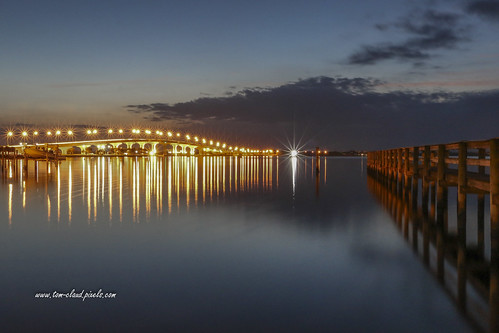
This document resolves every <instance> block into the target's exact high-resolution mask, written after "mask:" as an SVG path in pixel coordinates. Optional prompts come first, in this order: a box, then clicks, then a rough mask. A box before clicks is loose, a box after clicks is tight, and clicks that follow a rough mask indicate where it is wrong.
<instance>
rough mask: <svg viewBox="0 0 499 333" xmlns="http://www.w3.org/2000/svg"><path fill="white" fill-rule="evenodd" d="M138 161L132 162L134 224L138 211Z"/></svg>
mask: <svg viewBox="0 0 499 333" xmlns="http://www.w3.org/2000/svg"><path fill="white" fill-rule="evenodd" d="M136 162H137V161H136V159H134V160H133V162H132V218H133V222H136V211H137V192H136V191H137V189H136V187H137V169H136V167H135V164H136Z"/></svg>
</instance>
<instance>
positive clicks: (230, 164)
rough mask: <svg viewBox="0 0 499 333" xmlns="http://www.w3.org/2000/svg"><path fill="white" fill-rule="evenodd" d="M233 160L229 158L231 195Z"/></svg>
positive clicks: (230, 188)
mask: <svg viewBox="0 0 499 333" xmlns="http://www.w3.org/2000/svg"><path fill="white" fill-rule="evenodd" d="M232 159H233V157H232V156H230V157H229V193H232V168H233V166H232Z"/></svg>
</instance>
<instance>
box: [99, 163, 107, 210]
mask: <svg viewBox="0 0 499 333" xmlns="http://www.w3.org/2000/svg"><path fill="white" fill-rule="evenodd" d="M100 159H101V160H102V163H101V167H102V170H101V171H102V190H101V196H100V197H101V203H102V205H104V192H105V189H106V163H105V162H106V157H104V156H103V157H101V158H100Z"/></svg>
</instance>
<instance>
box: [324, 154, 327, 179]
mask: <svg viewBox="0 0 499 333" xmlns="http://www.w3.org/2000/svg"><path fill="white" fill-rule="evenodd" d="M324 184H327V157H325V156H324Z"/></svg>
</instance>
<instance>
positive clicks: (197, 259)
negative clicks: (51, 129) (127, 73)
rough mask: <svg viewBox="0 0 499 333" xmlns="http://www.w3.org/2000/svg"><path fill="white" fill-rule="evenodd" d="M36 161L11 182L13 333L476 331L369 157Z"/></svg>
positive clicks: (7, 269) (5, 186) (2, 236)
mask: <svg viewBox="0 0 499 333" xmlns="http://www.w3.org/2000/svg"><path fill="white" fill-rule="evenodd" d="M30 163H31V164H30V165H29V169H28V174H27V175H25V174H24V175H23V174H20V175H18V176H17V177H16V176H15V174H14V175H13V174H12V173H11V174H9V172H7V173H6V174H5V175H4V178H3V180H2V182H1V185H0V214H1V215H0V216H1V217H0V221H1V222H0V248H1V251H0V265H1V268H2V274H1V275H0V295H1V297H0V322H1V325H2V327H3V329H6V332H14V331H30V332H35V331H48V330H52V331H61V330H63V331H120V332H121V331H123V332H125V331H141V332H152V331H161V332H167V331H170V332H471V331H473V329H472V326H471V325H470V324H469V323H468V321H467V320H466V319H465V318H464V317H463V316H462V315H461V314H460V313H459V311H458V308H457V306H456V305H455V304H454V302H453V301H452V298H451V297H449V295H448V293H447V292H446V291H445V290H444V289H443V288H442V287H441V285H440V284H439V283H438V282H437V280H436V279H435V277H434V276H433V275H432V274H431V272H429V270H428V269H427V268H426V267H425V265H423V263H422V262H421V260H420V258H419V257H418V255H417V254H415V253H414V251H413V250H412V249H411V246H410V244H408V243H407V241H406V240H405V239H404V237H403V236H402V234H401V232H400V231H399V229H398V228H397V225H396V224H395V223H394V222H393V220H392V218H391V217H390V215H389V214H388V213H387V212H386V210H385V209H383V207H381V206H380V204H379V203H378V201H377V200H376V198H375V197H373V195H372V194H371V193H370V192H369V190H368V186H367V175H366V169H365V168H366V166H365V163H366V161H365V159H363V158H326V159H325V158H322V159H321V161H320V170H319V173H318V174H317V173H316V161H315V159H313V158H298V159H296V158H293V159H291V158H286V157H279V158H276V157H274V158H270V157H269V158H256V157H255V158H251V157H247V158H236V157H199V158H198V157H165V158H160V157H149V158H127V157H125V158H113V157H93V158H68V159H67V160H65V161H63V162H62V163H61V164H60V166H59V167H56V166H55V165H54V164H50V165H48V166H47V165H46V164H45V163H44V162H39V163H38V165H37V168H36V169H35V167H34V165H33V162H30ZM91 292H92V293H94V294H95V295H94V296H95V297H92V295H90V293H91ZM40 293H41V294H49V295H50V298H41V296H39V295H38V297H35V295H36V294H40ZM58 294H64V295H63V296H61V295H58ZM78 294H82V296H83V295H85V294H88V295H89V296H88V297H86V298H85V300H83V298H82V297H79V295H78ZM57 295H58V296H57ZM96 295H97V296H96ZM98 295H105V296H106V297H104V296H103V297H102V298H100V297H98ZM66 296H67V297H66Z"/></svg>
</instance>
